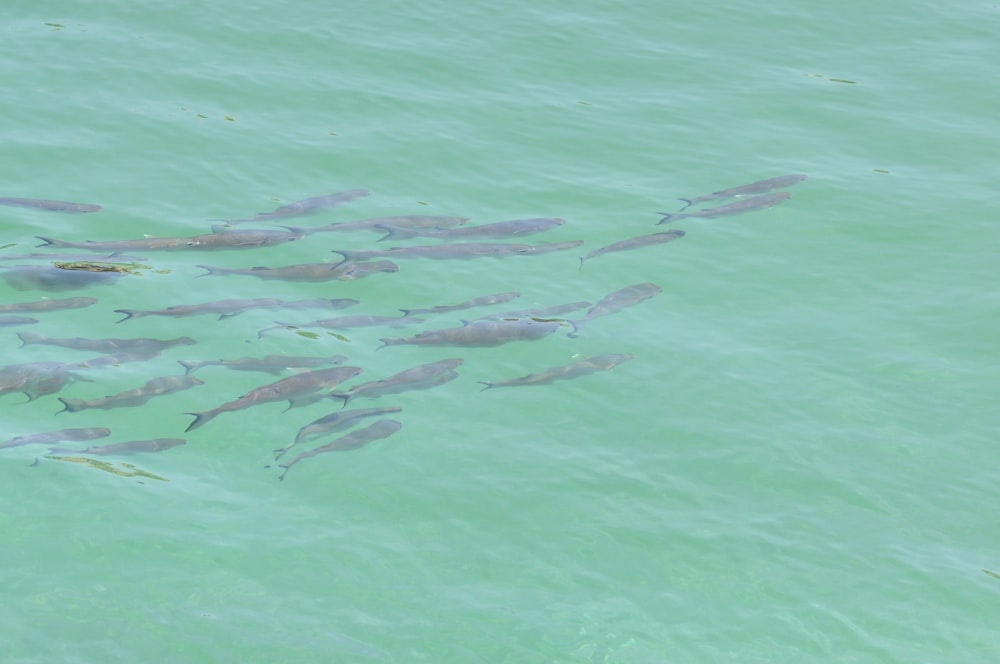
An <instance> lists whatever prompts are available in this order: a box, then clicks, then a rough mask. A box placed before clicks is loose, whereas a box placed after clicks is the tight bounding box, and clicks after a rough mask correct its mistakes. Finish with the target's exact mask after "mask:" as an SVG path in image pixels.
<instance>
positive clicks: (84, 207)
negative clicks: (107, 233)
mask: <svg viewBox="0 0 1000 664" xmlns="http://www.w3.org/2000/svg"><path fill="white" fill-rule="evenodd" d="M0 205H10V206H12V207H22V208H31V209H33V210H48V211H49V212H65V213H66V214H84V213H87V212H97V211H99V210H100V209H101V206H100V205H94V204H93V203H70V202H69V201H49V200H45V199H41V198H10V197H8V196H0Z"/></svg>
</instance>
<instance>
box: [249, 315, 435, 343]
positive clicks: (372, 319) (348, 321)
mask: <svg viewBox="0 0 1000 664" xmlns="http://www.w3.org/2000/svg"><path fill="white" fill-rule="evenodd" d="M423 321H424V319H423V318H408V317H407V316H370V315H368V314H359V315H357V316H337V317H336V318H324V319H322V320H314V321H310V322H308V323H282V322H281V321H274V322H275V323H277V325H275V326H274V327H266V328H264V329H263V330H261V331H260V332H258V333H257V338H258V339H263V338H264V335H265V334H267V333H268V332H271V331H273V330H288V329H293V330H297V329H307V328H320V329H323V330H351V329H355V328H359V327H377V326H379V325H389V326H391V327H398V326H400V325H410V324H411V323H422V322H423Z"/></svg>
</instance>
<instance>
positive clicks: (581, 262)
mask: <svg viewBox="0 0 1000 664" xmlns="http://www.w3.org/2000/svg"><path fill="white" fill-rule="evenodd" d="M585 260H587V257H586V256H580V271H581V272H582V271H583V261H585Z"/></svg>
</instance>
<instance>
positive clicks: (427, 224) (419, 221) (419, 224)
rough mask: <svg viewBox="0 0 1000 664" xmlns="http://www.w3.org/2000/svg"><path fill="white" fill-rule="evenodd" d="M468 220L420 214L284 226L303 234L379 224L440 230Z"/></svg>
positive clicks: (375, 226)
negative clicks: (323, 224) (312, 225)
mask: <svg viewBox="0 0 1000 664" xmlns="http://www.w3.org/2000/svg"><path fill="white" fill-rule="evenodd" d="M468 220H469V218H468V217H428V216H421V215H408V216H401V217H374V218H372V219H358V220H357V221H342V222H338V223H334V224H327V225H326V226H318V227H316V228H298V227H290V226H286V227H285V228H288V230H290V231H294V232H299V233H302V234H303V235H312V234H313V233H332V232H342V231H361V230H368V229H374V230H378V227H379V226H395V227H396V228H433V229H437V230H441V229H443V228H452V227H454V226H461V225H462V224H464V223H465V222H467V221H468Z"/></svg>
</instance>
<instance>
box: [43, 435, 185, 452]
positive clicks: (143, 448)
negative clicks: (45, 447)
mask: <svg viewBox="0 0 1000 664" xmlns="http://www.w3.org/2000/svg"><path fill="white" fill-rule="evenodd" d="M185 444H187V441H186V440H184V439H183V438H153V439H151V440H130V441H129V442H127V443H115V444H114V445H97V446H95V447H88V448H87V449H85V450H69V449H65V448H54V449H51V450H49V454H58V453H64V452H75V453H76V454H99V455H102V456H113V455H126V454H140V453H143V452H162V451H163V450H169V449H170V448H171V447H177V446H179V445H185Z"/></svg>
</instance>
